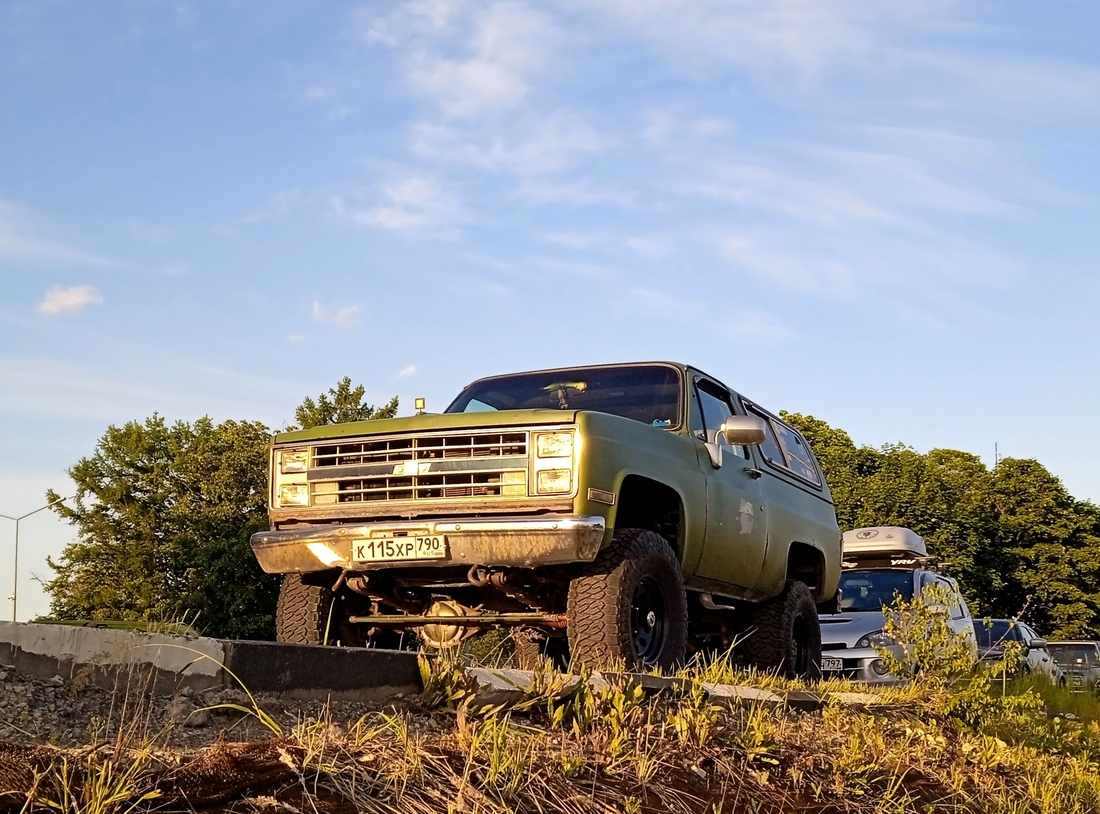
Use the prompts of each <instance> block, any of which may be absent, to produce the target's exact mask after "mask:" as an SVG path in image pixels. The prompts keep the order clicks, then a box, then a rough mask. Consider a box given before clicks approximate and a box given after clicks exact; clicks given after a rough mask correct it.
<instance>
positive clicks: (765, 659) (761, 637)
mask: <svg viewBox="0 0 1100 814" xmlns="http://www.w3.org/2000/svg"><path fill="white" fill-rule="evenodd" d="M744 652H745V657H746V658H747V660H748V662H749V664H750V665H751V666H753V667H755V668H756V669H758V670H764V671H767V672H776V673H778V674H779V675H782V676H784V677H786V678H801V679H803V680H804V681H817V680H819V679H820V678H821V625H820V623H819V622H818V618H817V605H816V604H814V597H813V594H811V593H810V589H809V588H807V587H806V584H805V583H803V582H799V581H798V580H797V579H789V580H787V583H786V585H785V586H784V587H783V592H782V593H781V594H779V596H777V597H775V598H773V599H769V600H768V601H767V602H762V603H760V604H759V605H757V606H756V607H755V608H754V609H753V612H752V623H751V625H750V626H749V631H748V638H747V639H746V641H745V646H744Z"/></svg>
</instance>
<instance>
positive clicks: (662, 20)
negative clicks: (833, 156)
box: [585, 0, 948, 77]
mask: <svg viewBox="0 0 1100 814" xmlns="http://www.w3.org/2000/svg"><path fill="white" fill-rule="evenodd" d="M947 5H948V3H946V2H942V1H941V2H931V3H929V2H921V0H897V2H892V3H866V2H864V0H832V2H820V0H773V1H772V2H768V3H759V2H756V1H755V0H693V2H690V3H684V2H679V0H594V1H593V2H591V3H588V4H585V7H586V8H589V9H593V8H594V9H596V10H598V11H600V12H602V13H603V14H605V15H607V16H609V17H610V19H611V20H612V21H613V23H612V24H613V25H617V26H618V27H619V28H620V30H621V31H622V32H623V33H625V34H627V35H628V36H629V35H633V36H634V37H637V38H639V39H642V40H644V41H647V42H649V43H651V44H652V45H653V46H654V47H655V48H656V49H658V50H659V51H661V52H663V53H666V54H668V55H669V56H672V57H674V58H675V59H676V60H677V61H678V62H679V63H680V64H681V65H682V66H684V67H687V68H690V67H692V66H697V65H698V64H699V63H700V62H704V61H705V62H715V61H718V62H723V63H727V64H733V65H737V66H740V67H743V68H748V69H750V70H752V71H764V72H766V71H777V70H784V69H787V70H794V71H796V72H797V73H799V74H800V75H802V76H803V77H815V76H817V75H819V74H821V73H822V72H823V71H825V70H827V69H829V68H831V67H833V66H834V65H836V64H838V63H858V62H862V61H863V60H865V59H867V57H868V55H869V54H870V53H872V52H873V51H874V50H876V48H877V47H878V45H879V44H880V43H882V42H883V40H884V39H885V40H886V41H888V39H887V35H888V34H889V33H890V32H891V29H893V30H896V31H898V32H904V31H905V29H906V28H907V27H917V26H920V25H922V24H924V25H933V24H936V23H938V22H939V21H940V17H941V15H942V8H943V7H945V6H947Z"/></svg>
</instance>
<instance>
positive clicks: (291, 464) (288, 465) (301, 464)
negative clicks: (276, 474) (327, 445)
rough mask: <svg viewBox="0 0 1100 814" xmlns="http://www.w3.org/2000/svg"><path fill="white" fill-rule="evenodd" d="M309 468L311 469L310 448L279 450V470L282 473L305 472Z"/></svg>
mask: <svg viewBox="0 0 1100 814" xmlns="http://www.w3.org/2000/svg"><path fill="white" fill-rule="evenodd" d="M307 469H309V450H308V449H282V450H279V471H280V472H281V473H282V474H284V475H287V474H289V473H291V472H305V471H306V470H307Z"/></svg>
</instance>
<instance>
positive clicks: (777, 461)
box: [745, 405, 787, 469]
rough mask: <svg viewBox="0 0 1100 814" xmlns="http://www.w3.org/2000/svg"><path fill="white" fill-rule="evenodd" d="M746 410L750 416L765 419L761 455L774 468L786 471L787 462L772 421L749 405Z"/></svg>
mask: <svg viewBox="0 0 1100 814" xmlns="http://www.w3.org/2000/svg"><path fill="white" fill-rule="evenodd" d="M745 409H746V410H748V413H749V415H754V416H756V417H757V418H762V419H764V440H763V442H762V443H761V444H760V447H759V449H760V454H761V455H763V456H764V460H765V461H767V462H768V463H770V464H772V465H773V466H780V467H783V468H784V469H786V468H787V460H786V459H785V458H784V457H783V451H782V450H781V449H780V448H779V441H778V440H776V437H775V429H774V428H773V427H772V422H771V419H770V418H768V416H767V415H765V414H764V413H762V412H760V411H759V410H754V409H753V408H752V407H751V406H749V405H745Z"/></svg>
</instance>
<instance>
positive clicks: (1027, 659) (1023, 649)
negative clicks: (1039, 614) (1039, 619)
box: [974, 619, 1065, 683]
mask: <svg viewBox="0 0 1100 814" xmlns="http://www.w3.org/2000/svg"><path fill="white" fill-rule="evenodd" d="M974 635H975V636H977V638H978V658H979V659H981V661H983V662H985V663H990V662H998V661H1001V660H1003V659H1004V657H1005V649H1006V648H1005V645H1007V644H1008V643H1009V642H1015V643H1017V644H1018V645H1019V646H1020V647H1019V663H1018V664H1016V665H1010V670H1009V672H1010V673H1017V672H1019V673H1024V674H1025V675H1040V676H1044V677H1046V678H1049V679H1050V680H1051V681H1053V682H1055V683H1063V682H1064V681H1065V676H1064V675H1063V673H1062V668H1061V667H1059V666H1058V662H1057V661H1055V659H1054V657H1053V656H1052V655H1051V653H1050V651H1049V650H1047V640H1046V639H1044V638H1043V637H1042V636H1040V635H1039V634H1038V633H1036V632H1035V630H1034V629H1032V628H1031V627H1029V626H1028V625H1026V624H1024V623H1023V622H1020V621H1018V620H1016V619H975V620H974Z"/></svg>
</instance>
